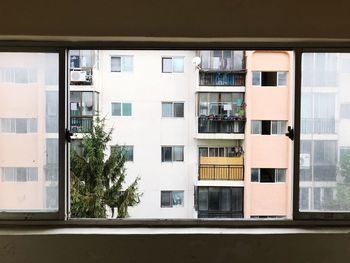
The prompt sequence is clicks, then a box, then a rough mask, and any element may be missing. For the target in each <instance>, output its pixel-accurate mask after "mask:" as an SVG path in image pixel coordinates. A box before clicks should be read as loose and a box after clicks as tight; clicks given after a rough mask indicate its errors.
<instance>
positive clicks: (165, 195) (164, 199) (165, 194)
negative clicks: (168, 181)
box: [160, 191, 171, 207]
mask: <svg viewBox="0 0 350 263" xmlns="http://www.w3.org/2000/svg"><path fill="white" fill-rule="evenodd" d="M160 205H161V207H171V192H170V191H161V197H160Z"/></svg>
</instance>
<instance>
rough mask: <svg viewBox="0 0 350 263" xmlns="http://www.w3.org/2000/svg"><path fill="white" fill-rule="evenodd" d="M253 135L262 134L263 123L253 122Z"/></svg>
mask: <svg viewBox="0 0 350 263" xmlns="http://www.w3.org/2000/svg"><path fill="white" fill-rule="evenodd" d="M252 134H261V121H252Z"/></svg>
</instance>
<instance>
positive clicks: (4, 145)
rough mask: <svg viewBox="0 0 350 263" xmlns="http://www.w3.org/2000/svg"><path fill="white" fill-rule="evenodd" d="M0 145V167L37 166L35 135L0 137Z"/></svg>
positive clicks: (36, 137)
mask: <svg viewBox="0 0 350 263" xmlns="http://www.w3.org/2000/svg"><path fill="white" fill-rule="evenodd" d="M0 145H1V148H0V167H33V166H36V165H37V162H38V154H37V152H38V136H37V135H32V134H26V135H18V134H15V135H12V134H11V135H0ZM19 160H20V161H19Z"/></svg>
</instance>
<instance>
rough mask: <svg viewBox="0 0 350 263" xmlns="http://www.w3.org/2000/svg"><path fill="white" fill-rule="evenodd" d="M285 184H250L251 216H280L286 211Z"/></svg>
mask: <svg viewBox="0 0 350 263" xmlns="http://www.w3.org/2000/svg"><path fill="white" fill-rule="evenodd" d="M287 187H288V185H287V184H286V183H251V191H250V194H251V198H250V203H251V204H250V205H251V214H250V215H252V216H254V215H257V216H259V215H277V216H278V215H281V216H285V215H286V214H287V211H288V202H287V194H286V193H287Z"/></svg>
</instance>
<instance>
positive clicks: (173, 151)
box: [162, 146, 184, 162]
mask: <svg viewBox="0 0 350 263" xmlns="http://www.w3.org/2000/svg"><path fill="white" fill-rule="evenodd" d="M183 161H184V147H183V146H162V162H183Z"/></svg>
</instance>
